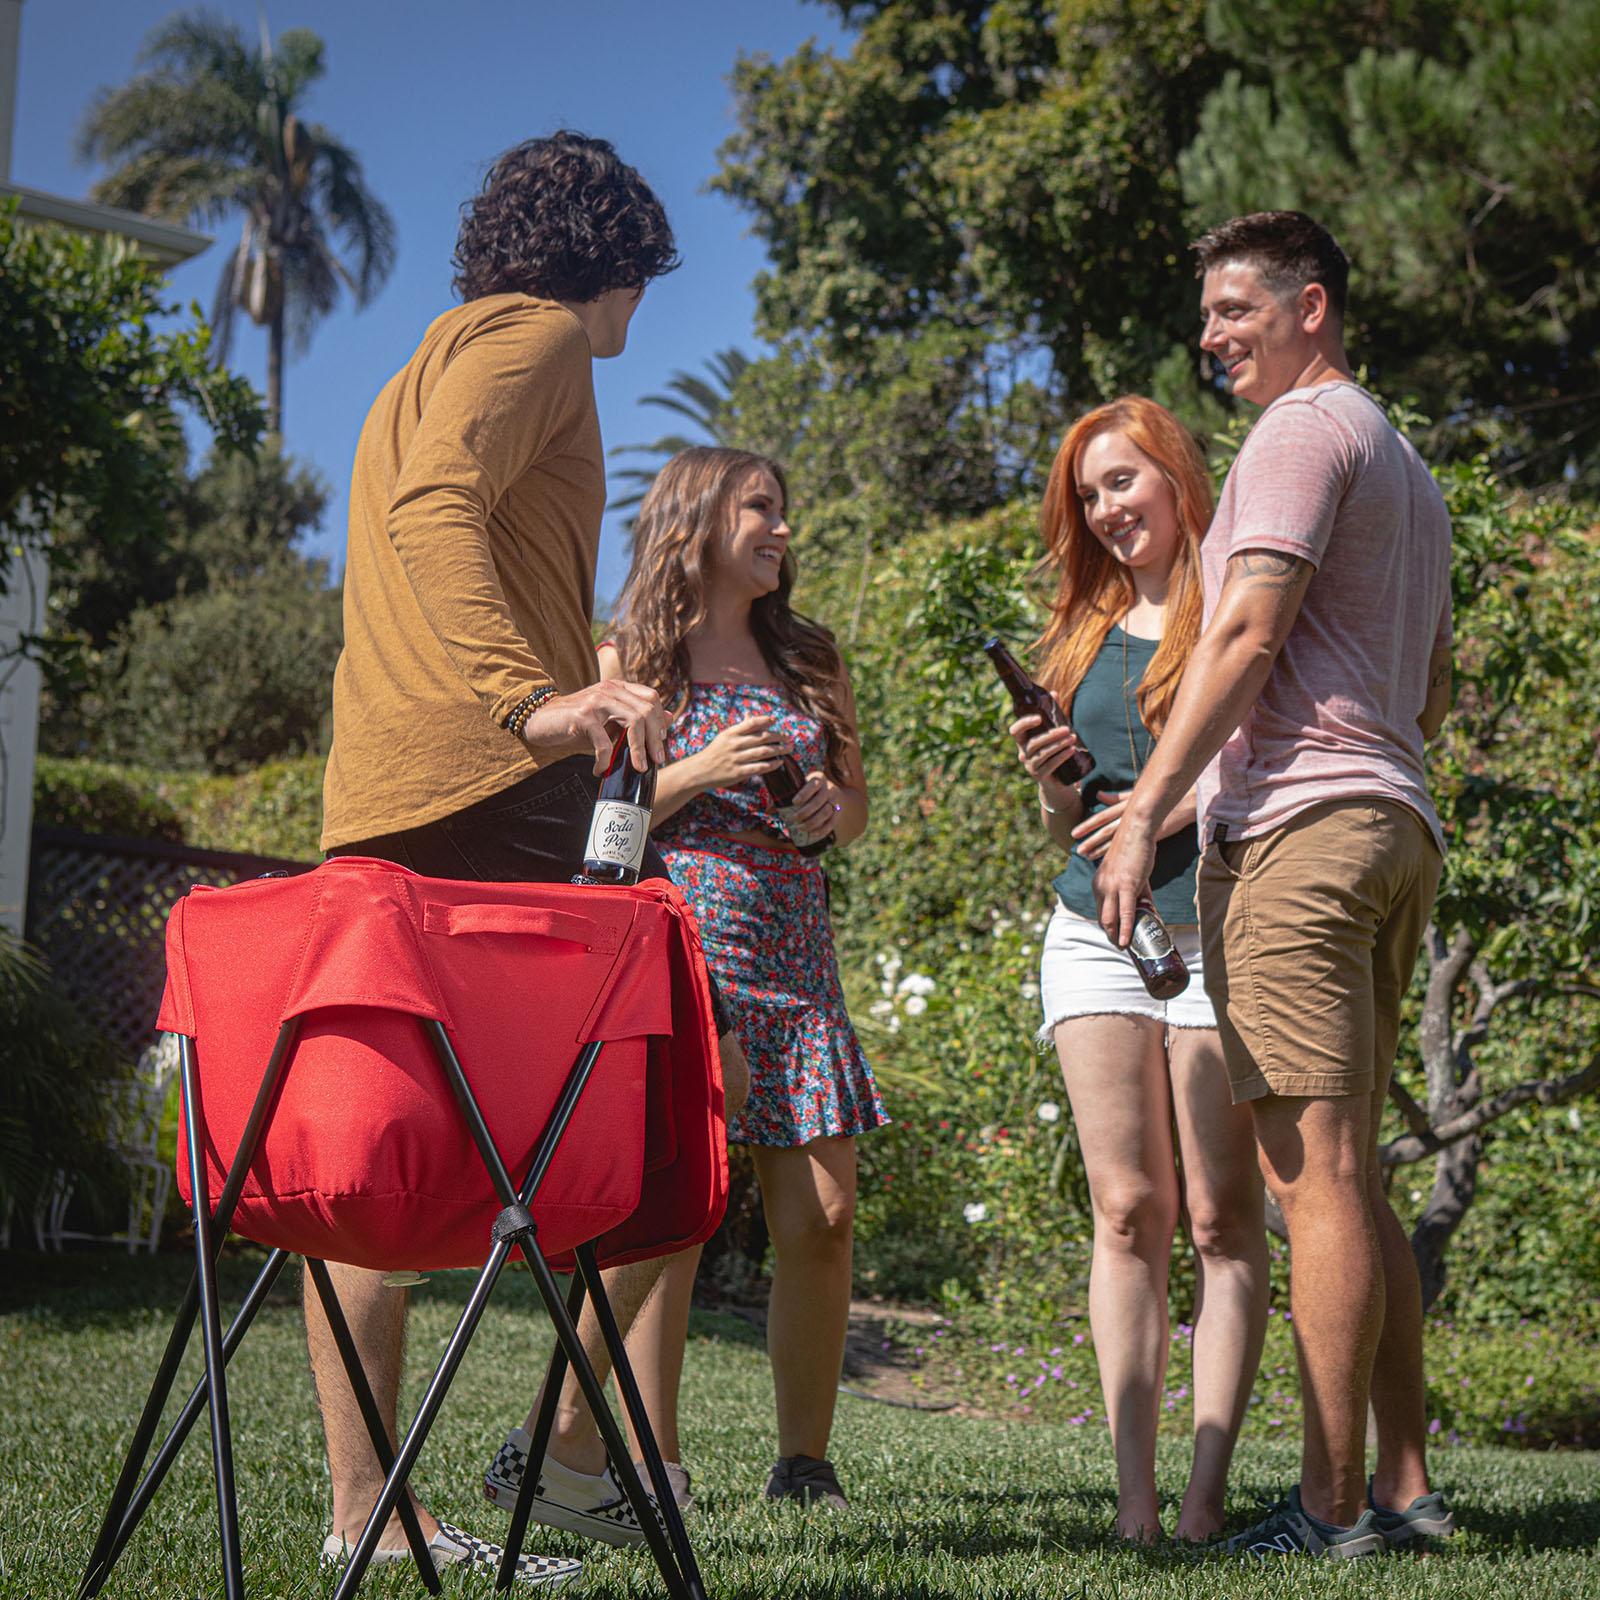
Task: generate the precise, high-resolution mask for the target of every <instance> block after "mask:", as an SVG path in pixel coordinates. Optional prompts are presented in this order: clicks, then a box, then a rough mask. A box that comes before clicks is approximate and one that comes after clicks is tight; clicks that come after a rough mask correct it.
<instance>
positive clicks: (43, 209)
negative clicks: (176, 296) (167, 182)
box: [0, 182, 211, 267]
mask: <svg viewBox="0 0 1600 1600" xmlns="http://www.w3.org/2000/svg"><path fill="white" fill-rule="evenodd" d="M5 195H15V196H16V197H17V201H18V210H19V211H20V213H21V214H22V215H23V216H25V217H31V218H32V219H33V220H34V221H35V222H51V223H55V224H56V225H57V226H58V227H62V228H71V229H72V230H73V231H74V232H76V233H109V234H115V235H117V236H118V237H119V238H123V239H126V240H128V241H129V243H131V244H132V245H133V246H134V247H135V248H136V249H137V250H138V252H139V254H140V255H141V256H143V257H144V258H145V259H146V260H147V261H152V262H154V263H155V264H156V265H157V266H158V267H175V266H177V265H178V264H179V263H180V262H183V261H187V260H189V259H190V257H191V256H197V255H199V254H200V252H201V251H202V250H204V249H205V248H206V247H207V246H208V245H209V244H210V243H211V238H210V235H208V234H204V233H196V232H195V231H194V230H193V229H192V228H180V227H179V226H178V225H177V224H176V223H173V222H158V221H156V219H155V218H154V217H142V216H140V215H139V214H138V212H136V211H123V210H121V209H119V208H118V207H117V206H102V205H96V204H95V203H94V202H93V201H92V200H69V199H67V198H66V196H65V195H59V194H47V193H46V192H45V191H44V190H43V189H30V188H29V187H28V186H27V185H26V184H24V183H4V182H0V196H5Z"/></svg>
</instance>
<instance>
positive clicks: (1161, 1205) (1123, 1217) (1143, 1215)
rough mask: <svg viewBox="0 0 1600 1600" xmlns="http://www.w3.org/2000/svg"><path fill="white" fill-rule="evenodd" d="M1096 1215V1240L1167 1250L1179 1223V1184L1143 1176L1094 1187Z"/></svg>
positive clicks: (1137, 1250)
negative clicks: (1157, 1180)
mask: <svg viewBox="0 0 1600 1600" xmlns="http://www.w3.org/2000/svg"><path fill="white" fill-rule="evenodd" d="M1094 1217H1095V1238H1096V1240H1097V1241H1098V1242H1099V1243H1101V1244H1104V1245H1109V1246H1110V1247H1111V1248H1112V1249H1114V1250H1119V1251H1129V1252H1132V1253H1133V1254H1135V1255H1141V1256H1142V1255H1147V1254H1149V1253H1150V1252H1152V1251H1162V1250H1168V1249H1170V1248H1171V1246H1172V1235H1173V1232H1174V1230H1175V1229H1176V1228H1177V1225H1178V1196H1177V1192H1176V1188H1175V1187H1174V1186H1170V1185H1167V1184H1163V1183H1159V1182H1151V1181H1150V1180H1149V1179H1147V1178H1140V1177H1129V1178H1121V1179H1118V1180H1117V1181H1115V1182H1111V1183H1106V1184H1103V1185H1101V1186H1100V1187H1098V1188H1097V1189H1096V1190H1095V1191H1094Z"/></svg>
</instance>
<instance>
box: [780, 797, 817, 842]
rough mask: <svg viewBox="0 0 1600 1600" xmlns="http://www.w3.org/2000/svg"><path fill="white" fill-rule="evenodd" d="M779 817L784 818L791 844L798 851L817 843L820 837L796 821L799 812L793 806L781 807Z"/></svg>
mask: <svg viewBox="0 0 1600 1600" xmlns="http://www.w3.org/2000/svg"><path fill="white" fill-rule="evenodd" d="M778 815H779V816H780V817H782V818H783V826H784V829H785V831H786V832H787V833H788V835H789V843H790V844H792V845H793V846H794V847H795V848H796V849H797V850H800V849H804V847H805V846H806V845H808V844H815V843H816V842H817V839H818V837H819V836H818V835H817V834H814V833H812V832H811V831H810V829H809V828H803V827H801V826H800V824H799V823H798V822H796V821H795V818H796V817H797V816H798V815H799V812H798V811H797V810H796V809H795V808H794V807H793V806H779V807H778Z"/></svg>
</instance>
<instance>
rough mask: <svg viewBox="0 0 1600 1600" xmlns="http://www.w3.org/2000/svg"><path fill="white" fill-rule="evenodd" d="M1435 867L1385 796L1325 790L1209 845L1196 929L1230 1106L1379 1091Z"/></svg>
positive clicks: (1421, 829)
mask: <svg viewBox="0 0 1600 1600" xmlns="http://www.w3.org/2000/svg"><path fill="white" fill-rule="evenodd" d="M1442 865H1443V861H1442V858H1441V857H1440V855H1439V850H1438V847H1437V846H1436V845H1435V844H1434V842H1433V836H1432V834H1431V833H1429V831H1428V828H1427V825H1426V824H1425V823H1424V822H1423V820H1422V818H1421V817H1419V816H1418V815H1417V814H1416V812H1414V811H1413V810H1412V809H1411V808H1410V807H1409V806H1405V805H1401V804H1399V803H1398V802H1394V801H1388V800H1366V799H1357V800H1330V801H1327V802H1325V803H1324V804H1322V805H1318V806H1312V807H1310V808H1309V809H1308V810H1306V811H1302V812H1301V813H1300V814H1299V815H1298V816H1296V817H1292V818H1291V819H1290V820H1289V821H1288V822H1287V823H1285V824H1284V825H1283V827H1281V828H1275V829H1274V830H1273V831H1272V832H1271V833H1265V834H1262V835H1261V836H1260V837H1258V838H1254V839H1239V840H1229V841H1226V842H1223V843H1220V844H1219V843H1217V842H1215V841H1212V842H1210V843H1208V844H1207V846H1206V850H1205V854H1204V855H1203V856H1202V857H1201V859H1200V871H1199V891H1198V894H1197V901H1198V904H1199V908H1200V939H1201V946H1202V949H1203V950H1204V954H1205V963H1204V970H1205V981H1206V992H1207V993H1208V994H1209V995H1210V996H1211V1003H1212V1005H1213V1006H1215V1008H1216V1013H1217V1026H1218V1029H1219V1031H1220V1033H1221V1039H1222V1053H1223V1057H1224V1059H1225V1060H1226V1061H1227V1065H1228V1084H1229V1088H1230V1089H1231V1091H1232V1094H1233V1099H1234V1103H1235V1104H1238V1103H1239V1102H1240V1101H1243V1100H1258V1099H1260V1098H1261V1097H1262V1096H1263V1095H1268V1094H1281V1095H1312V1096H1323V1097H1335V1096H1342V1095H1370V1094H1372V1093H1373V1092H1374V1091H1375V1090H1386V1089H1387V1088H1388V1084H1389V1074H1390V1072H1391V1071H1392V1070H1393V1068H1394V1055H1395V1048H1396V1046H1397V1044H1398V1042H1399V1036H1400V1003H1401V1001H1402V1000H1403V999H1404V998H1405V992H1406V988H1407V986H1408V985H1409V984H1410V982H1411V969H1412V968H1413V967H1414V966H1415V965H1416V960H1417V951H1418V949H1419V948H1420V947H1421V944H1422V934H1423V930H1424V928H1425V927H1426V926H1427V921H1428V913H1429V912H1430V911H1431V910H1432V909H1433V897H1434V893H1435V891H1436V890H1437V889H1438V887H1439V871H1440V868H1441V867H1442Z"/></svg>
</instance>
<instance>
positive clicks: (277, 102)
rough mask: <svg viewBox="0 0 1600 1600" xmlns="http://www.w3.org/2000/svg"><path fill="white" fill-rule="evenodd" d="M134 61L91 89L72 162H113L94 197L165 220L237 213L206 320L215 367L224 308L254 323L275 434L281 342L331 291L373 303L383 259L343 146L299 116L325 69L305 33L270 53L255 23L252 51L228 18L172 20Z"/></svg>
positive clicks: (384, 239) (305, 337)
mask: <svg viewBox="0 0 1600 1600" xmlns="http://www.w3.org/2000/svg"><path fill="white" fill-rule="evenodd" d="M142 61H143V63H144V64H145V65H146V67H147V68H148V70H147V71H145V72H143V73H141V74H140V75H139V76H138V77H136V78H134V79H133V81H132V82H131V83H128V84H125V85H124V86H123V87H121V88H120V89H107V90H103V91H102V92H101V94H100V95H99V97H98V98H97V99H96V101H95V103H94V106H93V107H92V108H91V110H90V111H89V114H88V115H87V117H85V119H84V123H83V127H82V130H81V133H80V137H79V146H80V150H81V153H82V155H83V156H84V158H85V159H88V160H94V161H100V162H104V163H107V164H108V165H111V166H112V167H113V171H112V172H111V173H110V174H109V175H108V176H107V177H105V178H103V179H101V181H100V182H99V183H97V184H96V185H95V188H94V194H95V198H96V199H98V200H103V201H105V202H106V203H107V204H108V205H116V206H124V207H126V208H128V209H129V210H133V211H142V212H145V213H147V214H148V215H150V216H156V217H166V218H169V219H170V220H172V221H175V222H183V221H186V220H188V219H191V218H194V219H198V220H200V221H201V222H204V223H209V224H213V225H215V224H217V223H220V222H222V221H224V220H226V219H227V218H229V217H230V216H231V215H233V214H234V213H235V212H241V213H243V227H242V230H241V233H240V237H239V244H238V247H237V249H236V250H234V251H233V253H232V254H231V255H230V256H229V257H228V258H227V260H226V261H225V262H224V264H223V268H222V277H221V280H220V281H219V283H218V285H217V297H216V303H215V307H214V310H213V313H212V320H213V321H214V323H215V324H216V327H217V329H218V356H219V359H220V358H222V357H225V356H226V353H227V347H228V336H229V331H230V329H231V327H232V323H233V317H234V314H235V312H236V311H239V310H242V311H244V312H245V313H246V314H247V315H248V316H249V317H250V319H251V321H253V322H254V323H255V324H256V325H257V326H258V327H264V328H266V330H267V338H268V353H267V426H268V429H269V430H270V431H271V432H273V433H279V432H281V431H282V428H283V358H284V348H285V340H286V337H287V338H288V339H289V340H291V341H292V342H293V343H294V345H295V346H296V347H297V348H299V349H304V348H305V346H306V345H307V343H308V342H309V340H310V337H311V331H312V329H313V328H314V327H315V326H316V324H317V322H318V321H320V320H321V318H323V317H325V316H326V315H327V314H328V313H329V312H330V311H332V310H333V308H334V307H335V306H336V305H337V304H338V301H339V296H340V292H341V290H348V291H349V292H350V294H351V296H352V297H353V298H354V300H355V303H356V304H357V305H358V306H364V305H366V304H367V302H368V301H369V300H371V299H372V297H373V296H374V295H375V294H376V293H377V292H378V290H379V289H380V288H381V287H382V285H383V282H384V280H385V279H386V278H387V277H388V275H389V272H390V269H391V268H392V267H393V265H394V258H395V228H394V219H393V218H392V217H391V216H390V215H389V212H388V211H387V210H386V209H385V207H384V206H383V204H382V202H380V201H379V200H378V198H377V197H376V196H375V195H374V194H373V193H372V191H371V190H370V189H369V188H368V187H367V183H366V179H365V177H364V175H363V173H362V170H361V163H360V161H359V159H358V158H357V157H356V155H355V154H354V153H353V152H352V151H351V150H350V149H349V147H348V146H346V145H344V144H342V143H341V142H340V141H339V140H338V139H336V138H335V137H334V136H333V134H332V133H331V132H330V131H329V130H328V129H327V128H325V127H323V126H322V125H321V124H320V123H314V122H307V121H306V120H305V119H304V117H303V116H302V114H301V111H302V107H303V106H304V103H305V99H306V96H307V94H308V93H309V92H310V89H311V86H312V85H313V84H314V83H316V82H317V81H318V79H320V78H321V77H322V75H323V73H324V71H325V63H324V60H323V45H322V41H321V40H320V39H319V38H318V37H317V36H316V35H315V34H314V33H312V32H310V31H309V30H308V29H305V28H291V29H290V30H289V31H288V32H286V33H284V34H283V35H282V36H281V37H280V38H279V40H278V43H277V46H276V47H274V46H273V45H272V43H271V41H270V40H269V39H268V38H267V37H266V34H265V29H263V36H262V42H261V45H260V46H259V47H258V48H252V47H250V46H249V45H247V44H246V43H245V40H244V37H243V35H242V34H241V33H240V32H239V30H238V29H237V28H235V27H234V26H233V25H232V24H231V23H228V22H224V21H222V20H220V19H218V18H216V17H212V16H208V15H206V14H204V13H196V14H193V15H187V16H177V17H174V18H172V19H170V20H169V21H166V22H163V23H162V24H160V25H159V26H158V27H157V28H156V29H155V31H154V32H153V33H152V34H151V35H150V37H149V39H148V41H147V42H146V44H145V48H144V53H143V57H142Z"/></svg>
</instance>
